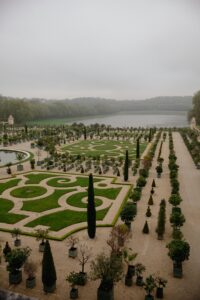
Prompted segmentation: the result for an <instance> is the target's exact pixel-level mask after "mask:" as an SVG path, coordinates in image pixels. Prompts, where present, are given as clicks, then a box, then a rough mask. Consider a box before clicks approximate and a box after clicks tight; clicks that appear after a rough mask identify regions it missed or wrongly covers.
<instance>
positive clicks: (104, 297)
mask: <svg viewBox="0 0 200 300" xmlns="http://www.w3.org/2000/svg"><path fill="white" fill-rule="evenodd" d="M97 300H114V288H111V289H109V290H104V289H102V288H101V286H100V287H99V288H98V290H97Z"/></svg>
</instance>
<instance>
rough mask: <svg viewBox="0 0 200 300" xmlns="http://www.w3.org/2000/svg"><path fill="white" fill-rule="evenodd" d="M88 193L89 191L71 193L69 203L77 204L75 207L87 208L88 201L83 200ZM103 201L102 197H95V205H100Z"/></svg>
mask: <svg viewBox="0 0 200 300" xmlns="http://www.w3.org/2000/svg"><path fill="white" fill-rule="evenodd" d="M87 195H88V193H87V192H81V193H77V194H74V195H71V196H70V197H69V198H68V199H67V203H68V204H69V205H71V206H75V207H81V208H86V207H87V203H84V202H82V199H83V198H84V197H87ZM102 203H103V201H102V200H101V199H98V198H95V206H96V207H97V206H100V205H101V204H102Z"/></svg>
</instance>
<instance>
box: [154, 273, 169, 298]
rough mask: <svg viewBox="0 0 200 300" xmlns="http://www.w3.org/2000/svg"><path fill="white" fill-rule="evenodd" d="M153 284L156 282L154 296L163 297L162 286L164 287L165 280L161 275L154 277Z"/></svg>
mask: <svg viewBox="0 0 200 300" xmlns="http://www.w3.org/2000/svg"><path fill="white" fill-rule="evenodd" d="M155 284H156V298H158V299H163V297H164V296H163V288H164V287H166V284H167V280H166V279H164V278H162V277H159V276H158V277H156V278H155Z"/></svg>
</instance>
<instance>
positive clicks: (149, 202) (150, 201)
mask: <svg viewBox="0 0 200 300" xmlns="http://www.w3.org/2000/svg"><path fill="white" fill-rule="evenodd" d="M148 205H153V197H152V195H150V197H149V201H148Z"/></svg>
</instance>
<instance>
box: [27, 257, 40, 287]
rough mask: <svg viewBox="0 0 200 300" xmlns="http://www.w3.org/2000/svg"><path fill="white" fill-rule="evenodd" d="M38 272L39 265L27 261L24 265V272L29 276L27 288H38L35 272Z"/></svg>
mask: <svg viewBox="0 0 200 300" xmlns="http://www.w3.org/2000/svg"><path fill="white" fill-rule="evenodd" d="M36 270H37V265H36V264H35V262H33V261H32V260H27V261H26V262H25V264H24V272H25V273H26V274H27V275H28V278H27V279H26V287H27V288H31V289H32V288H34V287H35V286H36V278H35V272H36Z"/></svg>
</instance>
